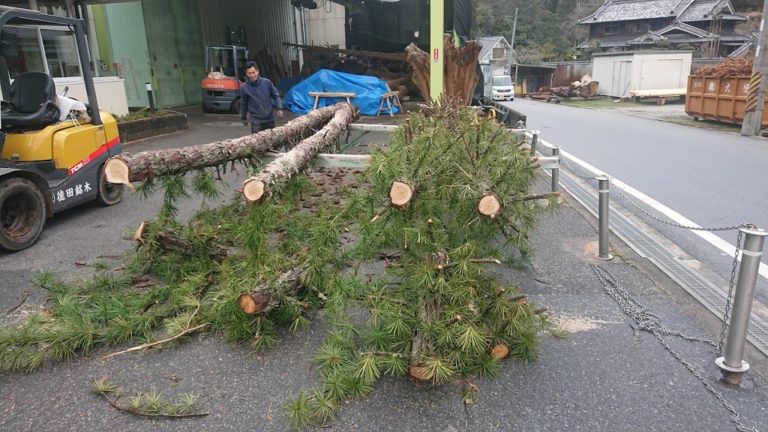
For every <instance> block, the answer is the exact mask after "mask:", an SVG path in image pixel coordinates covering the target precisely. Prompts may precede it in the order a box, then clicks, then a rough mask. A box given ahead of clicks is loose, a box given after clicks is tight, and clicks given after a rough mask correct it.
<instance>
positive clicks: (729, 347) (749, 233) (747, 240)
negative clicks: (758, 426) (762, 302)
mask: <svg viewBox="0 0 768 432" xmlns="http://www.w3.org/2000/svg"><path fill="white" fill-rule="evenodd" d="M539 135H540V133H539V131H525V132H524V136H525V137H526V138H528V139H529V140H530V143H531V153H532V154H533V153H534V152H536V151H537V147H539V146H541V147H544V148H548V149H550V150H551V151H552V155H553V157H557V158H558V162H559V161H562V162H564V163H565V164H566V165H567V166H568V167H569V168H570V169H571V172H572V173H573V174H575V175H576V176H578V177H581V178H583V179H588V180H597V181H598V182H599V184H598V197H599V200H598V201H599V206H598V210H597V212H596V213H597V216H598V225H599V230H598V231H599V233H598V237H599V245H598V250H599V252H598V256H597V257H598V258H602V259H611V258H612V256H611V255H610V253H609V242H610V240H609V237H608V234H607V233H608V230H609V228H610V227H609V192H610V191H609V186H610V183H611V181H612V180H613V183H614V185H617V186H619V188H618V190H619V192H620V193H621V194H622V195H623V196H624V198H626V199H627V200H628V201H629V202H630V203H631V204H633V205H634V206H636V207H637V208H638V209H640V211H642V212H643V213H645V214H646V215H647V216H649V217H651V218H653V219H655V220H657V221H659V222H662V223H665V224H667V225H670V226H673V227H677V228H682V229H686V230H700V231H729V230H738V237H737V241H736V248H735V249H736V250H735V253H734V259H733V263H732V268H733V269H732V272H731V280H730V282H729V293H728V297H727V300H726V304H725V311H724V313H723V317H722V321H723V328H722V331H721V335H720V343H719V344H717V345H716V346H717V351H718V353H717V354H718V357H717V359H716V360H715V363H716V364H717V366H718V367H719V368H720V370H721V372H722V375H723V381H725V382H727V383H730V384H736V385H738V384H739V383H740V382H741V379H742V376H743V374H744V373H745V372H746V371H747V370H749V364H748V363H747V362H746V361H745V360H744V359H743V357H744V346H745V343H746V340H747V335H748V327H749V323H750V316H751V311H752V303H753V300H754V291H755V284H756V282H757V275H758V270H759V268H760V259H761V257H762V253H763V243H764V240H765V237H768V231H765V230H763V229H760V228H757V227H755V226H754V225H750V224H739V225H734V226H729V227H719V228H703V227H700V226H696V225H693V224H692V226H685V225H681V224H679V223H676V222H671V221H667V220H664V219H661V218H659V217H657V216H655V215H652V214H651V213H650V212H648V211H647V210H645V209H643V208H641V207H640V206H638V205H637V203H635V202H634V201H633V200H632V199H631V198H630V197H629V196H627V194H630V195H633V196H634V197H635V198H638V199H644V198H646V196H645V195H644V194H642V193H641V192H639V191H636V190H635V189H633V188H631V187H629V186H627V185H624V184H623V183H622V182H620V181H618V180H615V179H612V178H611V177H610V176H609V175H608V174H607V173H605V172H603V171H601V170H599V169H597V168H595V167H593V166H591V165H589V164H587V163H585V162H583V161H581V160H580V159H578V158H576V157H575V156H572V155H570V154H568V153H567V152H565V151H563V150H562V149H561V148H560V147H558V146H555V145H553V144H551V143H549V142H547V141H545V140H543V139H541V138H540V136H539ZM568 159H571V160H574V161H575V162H577V163H579V165H580V166H581V167H582V168H583V169H584V170H586V171H588V172H589V174H590V175H581V174H579V173H578V172H577V171H576V170H574V169H573V167H572V166H570V164H569V163H568ZM550 169H551V168H550ZM551 171H552V190H553V191H556V190H559V187H560V186H559V182H560V172H559V169H557V170H554V169H551ZM620 185H623V186H624V187H622V186H620ZM622 189H623V190H622ZM742 239H743V241H744V242H743V244H744V247H743V248H742V247H741V244H742ZM649 259H651V260H652V261H653V259H652V258H650V257H649ZM739 260H740V261H741V265H740V267H739V271H738V276H737V272H736V266H737V262H738V261H739ZM654 263H655V264H657V265H658V262H656V261H654ZM670 276H672V275H670ZM672 277H673V279H675V280H676V281H678V282H679V283H681V282H680V280H678V278H675V277H674V276H672ZM736 281H738V282H736ZM681 285H683V287H684V288H686V289H688V288H687V287H685V286H684V284H683V283H681ZM734 285H735V289H734ZM694 297H696V298H697V299H698V298H699V297H698V296H696V295H694ZM732 304H733V310H732V312H731V311H730V309H731V305H732ZM705 306H707V308H709V309H710V310H712V308H711V307H710V305H707V304H705ZM712 311H713V312H715V311H714V310H712ZM729 312H730V313H731V314H730V317H729ZM729 318H730V321H729ZM755 320H758V318H757V317H756V318H755ZM762 322H763V321H762V320H759V323H762ZM758 327H759V329H758V330H760V331H762V327H763V326H762V324H761V325H759V326H758ZM726 330H727V338H726ZM649 331H652V332H653V331H654V330H653V329H651V330H649ZM753 338H755V337H754V336H753ZM756 339H758V340H762V339H763V338H759V337H758V338H756ZM756 347H757V348H758V349H760V350H761V351H763V352H764V353H766V354H768V351H767V350H766V347H765V346H759V345H758V344H756ZM723 353H724V355H722V356H720V354H723Z"/></svg>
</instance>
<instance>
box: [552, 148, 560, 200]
mask: <svg viewBox="0 0 768 432" xmlns="http://www.w3.org/2000/svg"><path fill="white" fill-rule="evenodd" d="M552 156H554V157H556V158H557V161H558V165H557V168H552V192H559V191H560V147H552Z"/></svg>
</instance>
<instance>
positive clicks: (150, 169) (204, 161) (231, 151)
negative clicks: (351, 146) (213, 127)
mask: <svg viewBox="0 0 768 432" xmlns="http://www.w3.org/2000/svg"><path fill="white" fill-rule="evenodd" d="M343 105H344V104H336V105H333V106H330V107H325V108H322V109H319V110H316V111H312V112H310V113H309V114H307V115H305V116H301V117H299V118H296V119H294V120H291V121H290V122H288V123H286V124H285V125H283V126H280V127H276V128H274V129H268V130H265V131H261V132H259V133H257V134H252V135H246V136H244V137H241V138H235V139H227V140H223V141H216V142H212V143H208V144H203V145H198V146H190V147H183V148H175V149H164V150H155V151H145V152H140V153H136V154H130V153H122V154H120V155H118V156H115V157H113V158H110V159H109V160H107V163H106V165H105V168H104V171H105V173H106V176H107V181H109V182H110V183H116V184H127V185H129V184H130V183H132V182H136V181H142V180H152V179H153V178H155V177H161V176H167V175H178V174H183V173H185V172H187V171H191V170H195V169H201V168H206V167H211V166H218V165H222V164H225V163H227V162H230V161H237V160H243V159H249V158H252V157H254V156H256V155H258V154H259V153H263V152H266V151H268V150H271V149H277V148H279V147H281V146H283V145H287V144H291V143H292V142H296V141H299V140H301V139H303V138H305V137H307V136H309V135H311V134H312V133H313V132H314V131H316V130H317V129H319V128H320V127H321V126H322V125H324V124H325V123H327V122H328V121H329V120H330V119H331V118H333V115H334V113H335V112H336V111H338V110H339V109H341V108H342V106H343Z"/></svg>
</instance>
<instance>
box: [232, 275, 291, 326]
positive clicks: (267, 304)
mask: <svg viewBox="0 0 768 432" xmlns="http://www.w3.org/2000/svg"><path fill="white" fill-rule="evenodd" d="M303 274H304V269H302V268H298V269H291V270H288V271H287V272H285V273H283V274H281V275H280V277H278V278H277V280H276V281H275V283H274V284H273V285H269V286H265V287H259V288H256V289H254V290H253V291H250V292H247V293H243V294H240V296H239V297H238V298H237V304H238V306H239V307H240V310H241V311H243V313H244V314H246V315H257V314H263V313H266V312H269V311H270V310H272V308H274V307H275V302H274V301H273V300H274V299H275V297H276V294H277V293H278V291H279V292H282V293H283V294H286V295H295V294H296V292H298V290H299V288H301V286H302V284H301V278H302V276H303Z"/></svg>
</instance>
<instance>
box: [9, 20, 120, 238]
mask: <svg viewBox="0 0 768 432" xmlns="http://www.w3.org/2000/svg"><path fill="white" fill-rule="evenodd" d="M52 27H54V28H61V29H62V30H65V31H68V32H73V33H74V37H75V42H76V46H77V55H78V58H79V66H80V72H81V75H82V79H83V81H84V83H85V90H86V94H87V97H88V101H83V102H80V101H77V100H75V99H72V98H68V97H66V96H65V94H64V93H66V89H64V92H63V94H57V93H56V86H55V84H54V82H53V78H52V77H51V76H50V75H48V74H46V73H44V72H31V71H30V72H21V73H19V72H17V70H15V69H14V70H11V68H10V67H9V64H13V65H17V64H19V60H20V59H21V60H23V58H22V57H21V55H22V53H21V50H20V49H19V47H20V42H19V39H20V38H19V33H20V32H21V31H23V29H29V28H31V29H33V30H35V31H37V29H40V28H46V29H50V28H52ZM26 55H27V56H28V55H29V53H26ZM12 74H13V76H12ZM0 90H2V111H1V112H0V249H4V250H7V251H18V250H22V249H24V248H27V247H29V246H31V245H33V244H34V243H35V242H36V241H37V240H38V238H39V237H40V234H41V233H42V231H43V227H44V226H45V221H46V218H49V217H52V216H53V215H54V214H56V213H58V212H60V211H63V210H66V209H69V208H72V207H74V206H77V205H80V204H83V203H86V202H89V201H93V200H96V201H98V202H99V203H100V204H103V205H113V204H117V203H118V202H120V200H121V199H122V194H123V189H122V186H118V185H113V184H111V183H108V182H107V181H106V180H105V177H104V173H103V169H104V162H105V161H106V160H107V158H109V157H111V156H114V155H116V154H119V153H120V152H121V151H122V144H121V143H120V136H119V134H118V130H117V122H116V120H115V118H114V117H113V116H112V115H111V114H109V113H105V112H99V105H98V102H97V100H96V90H95V88H94V84H93V74H92V72H91V69H90V57H89V54H88V46H87V44H86V40H85V31H84V28H83V21H82V20H79V19H75V18H66V17H58V16H52V15H46V14H43V13H40V12H36V11H32V10H27V9H19V8H11V7H0Z"/></svg>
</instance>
